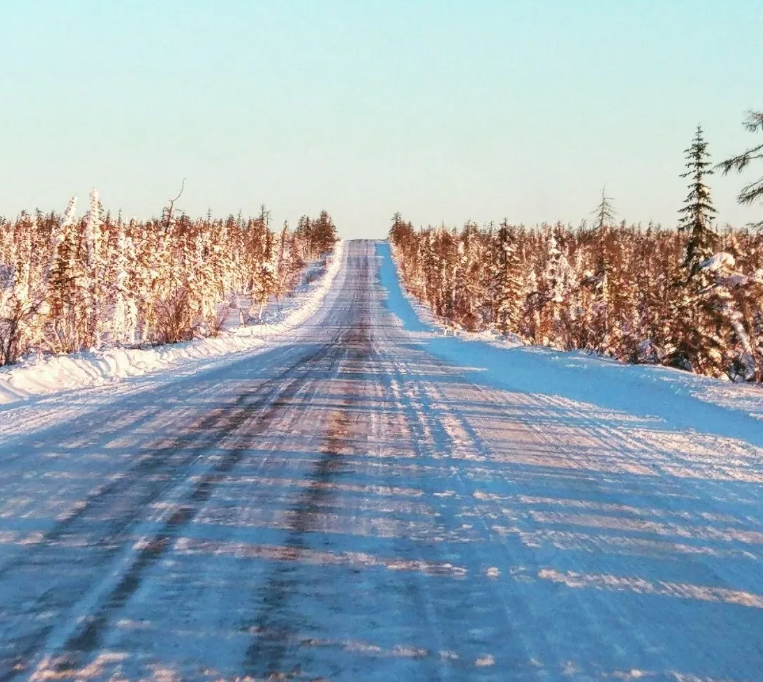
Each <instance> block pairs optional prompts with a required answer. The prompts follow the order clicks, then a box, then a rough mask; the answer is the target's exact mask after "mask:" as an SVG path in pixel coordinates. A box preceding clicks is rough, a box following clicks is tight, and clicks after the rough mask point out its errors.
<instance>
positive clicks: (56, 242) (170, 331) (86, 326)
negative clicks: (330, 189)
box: [0, 191, 337, 365]
mask: <svg viewBox="0 0 763 682" xmlns="http://www.w3.org/2000/svg"><path fill="white" fill-rule="evenodd" d="M336 239H337V235H336V228H335V226H334V224H333V222H332V220H331V217H330V216H329V215H328V214H327V213H326V212H325V211H324V212H322V213H321V214H320V216H319V217H318V218H317V219H310V218H308V217H303V218H302V219H300V221H299V225H298V227H297V228H296V229H295V230H294V231H291V230H290V229H289V228H288V225H284V227H283V229H281V230H279V231H274V230H272V229H271V227H270V224H269V215H268V213H267V211H266V210H265V208H264V207H263V208H262V210H261V212H260V215H258V216H257V217H254V218H247V219H243V218H242V217H241V216H239V217H234V216H229V217H228V218H226V219H213V218H212V217H211V215H208V216H207V217H206V218H205V219H195V220H194V219H191V218H189V217H188V216H187V215H184V214H179V215H178V214H176V212H175V211H173V208H172V204H171V205H170V207H169V208H167V209H166V210H165V211H164V214H163V216H162V218H161V219H153V220H149V221H146V222H138V221H136V220H130V221H125V220H123V219H122V218H121V217H117V218H114V217H112V216H111V214H109V213H104V211H103V208H102V206H101V204H100V201H99V198H98V194H97V192H95V191H94V192H93V193H92V195H91V200H90V206H89V210H88V211H87V213H86V215H84V216H83V217H81V218H77V217H76V200H75V199H72V200H71V202H70V203H69V206H68V207H67V209H66V211H65V212H64V214H63V215H58V214H55V213H52V214H48V215H44V214H42V213H40V212H39V211H38V212H35V213H22V214H21V216H19V217H18V218H17V219H16V220H13V221H9V220H5V219H3V218H0V365H5V364H10V363H13V362H15V361H16V360H17V359H18V358H19V357H20V356H21V355H23V354H25V353H28V352H30V351H42V352H55V353H61V352H73V351H77V350H81V349H89V348H99V347H101V346H103V345H105V344H122V345H133V344H156V343H173V342H176V341H180V340H184V339H190V338H193V337H194V336H206V335H214V334H216V333H217V332H218V331H219V330H220V328H221V325H222V323H223V320H224V318H225V317H226V316H227V314H228V310H229V306H230V304H231V302H233V301H234V300H235V301H236V302H240V300H241V298H243V299H248V302H249V305H244V306H241V308H242V312H241V313H240V317H241V321H242V323H245V322H247V319H246V317H245V313H244V311H249V310H251V311H254V312H253V313H252V314H254V315H257V314H258V312H259V314H261V312H262V308H263V306H264V304H265V303H266V302H267V301H268V299H269V298H270V297H271V296H275V297H281V296H284V295H285V294H287V293H288V292H289V291H290V290H291V289H292V288H293V286H294V285H295V284H296V282H297V281H298V279H299V276H300V273H301V271H302V269H303V267H304V265H305V262H306V261H309V260H313V259H315V258H318V257H320V256H321V255H323V254H324V253H326V252H327V251H329V250H330V249H331V248H332V247H333V245H334V242H335V241H336ZM247 314H249V313H248V312H247Z"/></svg>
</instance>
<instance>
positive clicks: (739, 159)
mask: <svg viewBox="0 0 763 682" xmlns="http://www.w3.org/2000/svg"><path fill="white" fill-rule="evenodd" d="M744 126H745V128H747V130H749V131H750V132H751V133H755V132H763V111H751V112H750V113H749V115H748V116H747V119H746V120H745V122H744ZM756 159H763V144H759V145H757V146H756V147H751V148H750V149H748V150H746V151H744V152H742V153H741V154H739V155H738V156H732V157H731V158H730V159H726V160H725V161H722V162H721V163H720V164H718V166H719V168H721V170H722V171H723V174H724V175H726V174H727V173H729V172H730V171H732V170H735V171H739V172H741V171H743V170H744V169H745V168H747V166H748V165H749V164H750V162H752V161H754V160H756ZM759 199H763V178H759V179H758V180H755V181H754V182H751V183H750V184H749V185H746V186H745V187H743V188H742V191H741V192H740V193H739V197H738V201H739V203H741V204H752V203H755V202H756V201H758V200H759ZM753 227H757V228H763V220H761V221H759V222H757V223H755V224H754V225H753Z"/></svg>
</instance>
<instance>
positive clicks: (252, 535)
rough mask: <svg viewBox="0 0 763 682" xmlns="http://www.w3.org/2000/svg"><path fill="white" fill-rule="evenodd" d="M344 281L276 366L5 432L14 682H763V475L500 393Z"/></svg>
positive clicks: (559, 404)
mask: <svg viewBox="0 0 763 682" xmlns="http://www.w3.org/2000/svg"><path fill="white" fill-rule="evenodd" d="M382 253H383V257H384V258H388V255H387V254H388V252H387V251H383V252H382ZM344 258H345V263H344V268H343V271H342V272H341V273H340V275H339V276H338V277H337V279H336V280H335V284H334V287H333V289H332V291H331V292H330V293H329V294H328V297H327V298H326V300H325V304H324V306H323V308H322V309H321V311H320V312H319V313H318V314H316V316H315V317H313V318H312V319H311V320H310V321H309V323H308V324H306V325H304V326H303V327H301V328H300V329H299V330H297V331H295V332H292V333H291V335H290V336H288V338H287V337H285V338H284V342H283V345H282V346H280V347H278V348H276V349H274V350H272V351H269V352H267V353H264V354H260V355H256V356H247V355H243V356H238V357H237V358H236V359H234V360H231V361H230V362H227V363H217V364H215V365H214V366H212V367H210V368H209V369H207V370H201V371H198V372H196V373H187V374H185V375H183V376H177V377H174V378H173V380H172V381H167V382H164V383H160V384H146V385H145V386H144V385H142V384H140V382H138V383H136V384H132V385H130V386H129V387H124V386H123V387H121V388H120V389H119V390H118V391H113V390H111V389H109V388H101V389H94V390H90V391H81V392H79V393H70V394H67V395H66V396H64V397H63V398H61V397H59V398H53V399H47V400H42V401H41V402H39V403H36V404H35V405H33V406H21V407H17V408H13V409H8V410H6V411H5V412H2V413H0V419H2V420H4V421H5V422H6V423H9V422H8V420H14V419H15V420H16V421H17V422H19V421H20V420H25V419H28V420H30V421H29V423H27V424H25V425H24V428H20V427H19V428H18V429H17V432H15V433H14V432H12V430H11V431H6V432H5V435H2V436H0V438H2V441H0V680H15V679H30V678H31V679H40V680H43V679H56V680H61V679H88V680H90V679H93V680H109V679H115V680H116V679H119V680H137V679H160V680H176V679H191V680H210V681H211V680H218V679H241V678H248V679H256V680H265V679H270V680H296V681H304V682H306V681H308V680H313V681H315V680H322V681H332V682H338V681H342V682H361V681H366V680H378V681H379V682H382V681H383V682H392V681H397V680H400V681H408V680H411V681H412V680H432V681H434V680H496V681H498V680H501V681H503V680H629V679H634V680H635V679H642V680H650V681H652V680H674V681H679V682H681V681H682V682H688V681H692V682H720V681H721V680H723V681H729V682H730V681H733V682H742V681H747V680H763V570H762V569H763V516H762V512H763V495H761V492H762V489H761V484H763V466H762V465H761V452H760V450H759V448H758V447H757V446H755V445H753V444H751V443H749V442H746V441H744V440H739V439H738V440H734V439H731V438H728V437H724V438H720V437H715V436H712V435H707V434H701V433H698V432H695V431H689V430H680V429H669V428H664V427H663V425H662V424H661V422H659V421H657V420H655V419H652V418H648V417H645V416H643V415H638V414H633V413H629V412H627V411H623V410H614V409H607V408H603V407H601V406H596V405H594V404H591V403H584V402H580V401H579V400H575V399H574V397H570V396H565V395H556V394H554V393H553V392H543V393H541V392H531V391H526V390H523V391H520V390H510V389H509V388H506V387H505V386H503V387H502V386H501V385H499V384H497V383H496V382H495V381H491V380H490V377H489V376H487V374H488V373H487V372H481V371H480V369H479V367H467V366H465V365H463V364H456V363H453V362H449V361H448V360H447V358H445V357H444V356H443V354H437V353H436V352H434V351H432V350H430V347H429V343H428V341H427V336H426V332H421V331H420V332H413V333H411V332H408V331H405V330H404V329H403V327H401V324H400V320H399V319H398V316H395V315H394V314H392V312H391V309H392V310H395V309H396V307H400V306H402V305H403V303H401V300H402V299H401V297H400V295H399V292H396V291H387V289H388V288H390V287H389V285H388V286H387V287H385V286H383V279H381V280H380V279H379V275H378V271H379V263H380V257H379V256H378V255H377V247H376V245H375V244H374V243H373V242H350V243H348V244H347V247H346V249H345V255H344ZM397 312H398V313H399V315H403V313H402V312H401V311H399V310H398V311H397ZM452 342H453V343H456V344H458V343H464V342H459V341H457V340H452ZM466 356H468V353H467V354H465V357H466ZM507 371H509V372H510V368H509V370H507ZM481 375H484V380H482V379H481V378H480V376H481ZM32 420H34V422H33V423H32Z"/></svg>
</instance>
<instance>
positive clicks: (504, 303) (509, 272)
mask: <svg viewBox="0 0 763 682" xmlns="http://www.w3.org/2000/svg"><path fill="white" fill-rule="evenodd" d="M491 246H492V249H493V252H494V254H495V266H494V269H493V271H492V279H493V280H494V283H495V304H496V305H495V309H496V310H495V315H496V317H495V322H496V325H497V327H498V329H499V330H500V331H501V333H502V334H509V333H511V334H519V333H520V329H519V322H520V318H521V316H522V310H523V308H524V284H525V283H524V277H523V272H522V264H521V261H520V257H519V245H518V237H517V230H516V229H515V228H513V227H511V226H509V224H508V221H507V220H506V219H504V221H503V222H502V223H501V226H500V227H499V228H498V230H497V232H496V234H495V237H494V239H493V240H492V241H491Z"/></svg>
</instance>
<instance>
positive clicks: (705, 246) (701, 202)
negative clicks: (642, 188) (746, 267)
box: [678, 126, 718, 279]
mask: <svg viewBox="0 0 763 682" xmlns="http://www.w3.org/2000/svg"><path fill="white" fill-rule="evenodd" d="M685 154H686V169H687V170H686V172H685V173H682V174H681V177H682V178H690V182H689V194H688V195H687V197H686V199H685V200H684V206H683V208H682V209H681V210H680V211H679V213H680V214H681V220H680V222H679V225H678V229H679V230H680V231H681V232H688V233H689V241H688V242H687V244H686V255H685V258H684V263H683V264H684V267H685V268H687V269H688V271H689V274H688V279H691V278H693V277H695V276H696V275H697V273H698V272H699V270H700V266H701V264H702V263H703V262H704V261H706V260H707V259H708V258H710V256H712V255H713V253H714V249H715V247H716V245H717V243H718V235H717V234H716V233H715V230H713V227H712V221H713V219H714V218H715V213H716V211H715V208H714V207H713V203H712V200H711V199H710V188H709V187H708V186H707V185H706V184H705V177H706V176H708V175H712V174H713V171H712V169H711V168H710V161H709V159H710V154H709V153H708V151H707V142H705V139H704V137H703V135H702V126H697V133H696V135H695V136H694V139H693V140H692V143H691V146H690V147H689V148H688V149H687V150H686V151H685Z"/></svg>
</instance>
